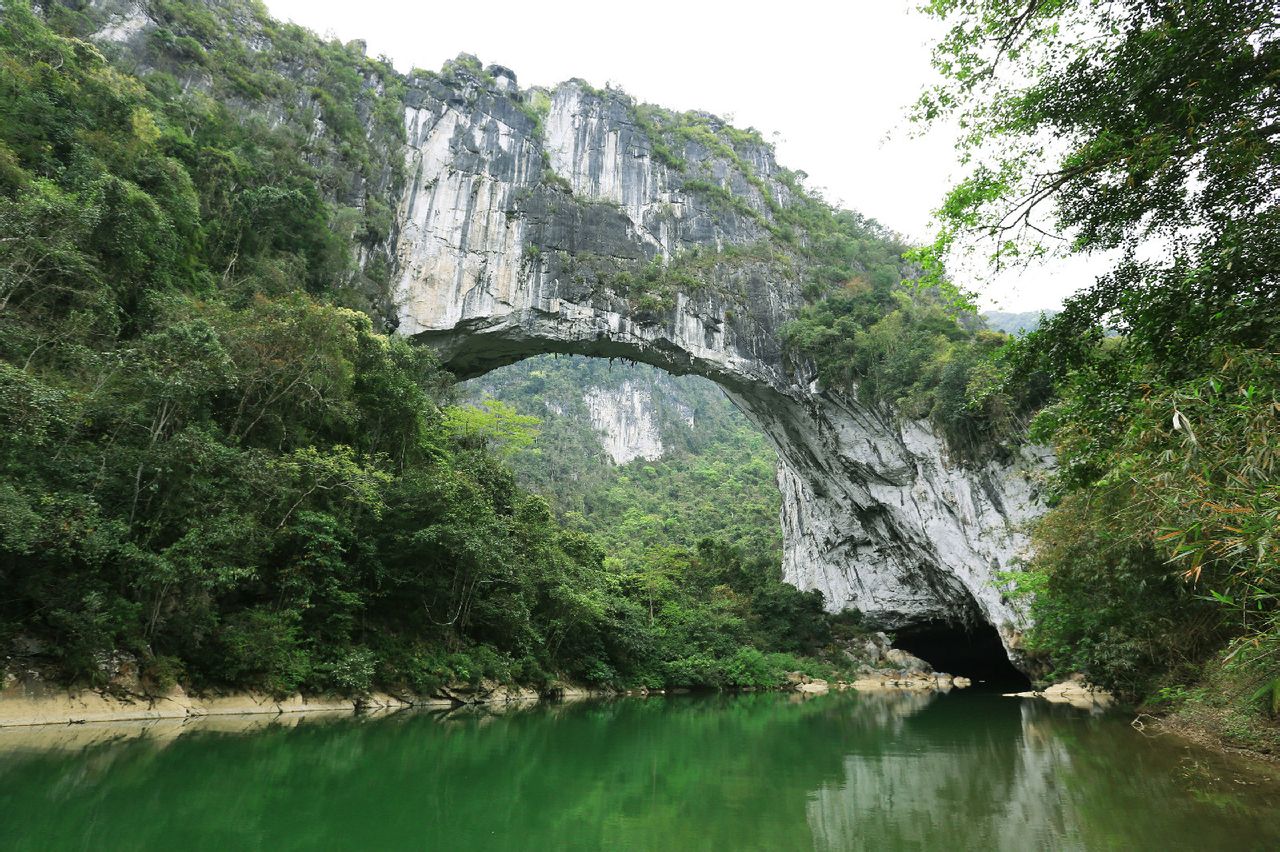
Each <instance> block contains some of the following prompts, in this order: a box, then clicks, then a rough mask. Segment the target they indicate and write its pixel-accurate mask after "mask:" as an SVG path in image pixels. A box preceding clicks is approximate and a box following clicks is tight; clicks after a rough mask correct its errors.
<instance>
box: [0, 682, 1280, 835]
mask: <svg viewBox="0 0 1280 852" xmlns="http://www.w3.org/2000/svg"><path fill="white" fill-rule="evenodd" d="M799 699H800V697H799V696H793V695H784V694H777V693H768V694H751V695H738V696H670V697H650V698H647V699H645V698H626V699H618V700H614V701H601V702H579V703H569V704H539V705H533V706H529V707H525V708H520V709H510V710H508V711H507V712H505V713H501V714H495V713H489V712H484V711H478V710H466V709H463V710H455V711H452V712H448V713H445V712H430V711H408V712H403V713H398V714H394V715H388V716H373V717H351V716H334V715H320V716H316V715H312V716H309V717H305V718H297V717H288V716H285V717H279V718H277V719H265V718H261V717H258V718H252V717H240V718H234V719H229V718H223V719H213V718H211V719H205V720H201V721H199V722H196V723H192V724H188V725H185V726H184V725H180V724H178V723H155V724H153V725H151V726H150V727H143V726H135V727H131V726H127V725H118V726H106V727H99V726H94V725H78V726H73V727H65V728H55V729H48V728H42V729H0V848H3V849H23V850H26V849H30V850H60V849H84V850H111V849H166V850H167V849H174V850H178V849H214V850H224V852H225V850H240V849H263V850H277V849H374V848H386V849H448V850H465V849H521V850H525V849H528V850H541V849H601V850H627V849H655V850H681V849H709V850H737V849H760V850H786V849H868V850H895V849H944V850H958V849H984V850H985V849H1010V850H1030V849H1054V850H1058V849H1117V850H1142V849H1151V850H1172V849H1189V850H1190V849H1194V850H1205V849H1260V850H1263V849H1265V850H1275V849H1280V819H1278V818H1277V817H1280V785H1278V784H1277V783H1276V781H1275V780H1273V779H1274V777H1275V776H1276V774H1277V773H1275V772H1274V771H1268V770H1267V769H1263V770H1262V771H1258V770H1257V769H1256V767H1245V766H1243V765H1240V764H1236V763H1232V762H1228V761H1226V760H1225V759H1224V758H1221V757H1218V756H1215V755H1212V754H1211V753H1209V752H1206V751H1202V750H1200V749H1198V748H1195V747H1193V746H1189V745H1188V744H1186V743H1183V742H1181V741H1178V740H1174V739H1172V738H1170V737H1167V736H1166V737H1148V736H1144V735H1142V734H1140V733H1137V732H1135V731H1134V730H1133V729H1132V728H1130V726H1129V717H1127V716H1124V715H1122V714H1114V715H1112V714H1106V715H1091V714H1090V713H1089V712H1087V711H1083V710H1077V709H1074V708H1071V707H1067V706H1055V705H1050V704H1047V703H1044V702H1041V701H1038V700H1021V699H1012V698H1002V697H1000V696H998V695H995V694H990V693H986V694H984V693H982V692H980V691H976V690H969V691H961V692H955V693H951V694H949V695H916V694H854V693H840V694H831V695H824V696H818V697H815V698H811V699H809V700H804V701H802V700H799Z"/></svg>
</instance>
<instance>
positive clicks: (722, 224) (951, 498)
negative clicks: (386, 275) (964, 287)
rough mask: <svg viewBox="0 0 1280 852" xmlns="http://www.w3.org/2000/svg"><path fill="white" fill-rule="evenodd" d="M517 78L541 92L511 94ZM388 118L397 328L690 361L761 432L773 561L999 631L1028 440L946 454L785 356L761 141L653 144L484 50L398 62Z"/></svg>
mask: <svg viewBox="0 0 1280 852" xmlns="http://www.w3.org/2000/svg"><path fill="white" fill-rule="evenodd" d="M534 97H541V99H542V100H543V103H545V105H546V112H545V114H541V115H539V114H536V113H533V114H531V113H530V111H529V110H527V109H525V108H523V106H524V104H525V103H526V101H524V100H522V99H524V98H528V99H529V100H532V99H533V98H534ZM405 122H406V127H407V129H408V149H407V152H406V157H407V161H408V164H409V169H408V171H409V174H410V176H411V177H410V180H409V182H408V186H407V189H406V192H405V194H404V196H403V198H402V199H401V202H400V217H399V218H400V221H401V222H402V223H403V225H402V227H401V229H400V232H399V236H398V241H397V246H396V255H397V258H398V260H399V273H398V277H397V282H396V287H395V301H396V303H397V305H399V320H400V325H399V328H400V331H401V332H402V333H406V334H411V335H415V336H416V337H417V338H418V339H420V340H422V341H423V342H425V343H429V344H430V345H433V346H435V347H436V348H437V349H438V350H439V351H440V353H441V356H442V358H443V359H444V360H445V362H446V363H447V364H449V365H450V366H451V368H453V369H454V370H455V371H457V372H458V373H459V374H460V375H462V376H471V375H478V374H481V373H483V372H485V371H486V370H489V369H492V368H493V367H496V366H499V365H501V364H504V363H510V362H511V361H514V360H517V359H519V358H523V357H526V356H529V355H532V354H536V353H540V352H549V351H551V352H573V353H580V354H588V355H599V356H622V357H626V358H630V359H634V360H638V361H643V362H647V363H650V364H654V365H656V366H659V367H662V368H664V369H666V370H669V371H671V372H673V373H677V374H679V373H697V374H699V375H703V376H706V377H708V378H711V379H712V380H714V381H716V382H718V383H719V384H721V386H722V387H724V389H725V390H726V392H727V393H729V395H730V396H731V398H733V399H734V401H735V402H736V403H737V404H738V405H739V406H740V407H741V408H742V410H743V411H744V412H746V413H747V415H748V416H749V417H751V418H752V419H753V420H754V421H755V422H756V423H757V424H758V425H760V427H761V428H762V429H763V430H764V431H765V432H766V433H767V434H768V435H770V436H771V437H772V439H773V440H774V442H775V443H776V444H777V447H778V451H779V456H780V462H781V465H780V467H781V470H780V474H779V484H780V486H781V489H782V492H783V496H784V502H783V506H784V508H783V518H782V523H783V527H784V533H785V539H786V550H785V565H784V569H785V574H786V577H787V579H789V580H790V581H791V582H793V583H795V584H796V585H798V586H800V587H802V588H819V589H822V590H823V592H824V593H825V594H826V595H827V599H828V601H829V603H830V606H831V607H832V608H833V609H838V608H841V607H845V606H856V607H858V608H859V609H862V610H863V611H864V612H866V613H867V614H868V615H869V616H870V617H871V618H873V619H874V620H875V621H877V622H878V623H880V624H882V625H885V626H888V627H893V626H898V625H902V624H906V623H910V622H917V621H921V620H927V619H953V620H954V619H965V618H980V619H983V620H985V621H988V622H989V623H991V624H993V625H995V626H996V627H997V628H998V629H1000V631H1001V634H1002V636H1004V637H1005V640H1006V643H1011V642H1012V641H1013V640H1014V637H1015V636H1016V633H1017V631H1018V629H1019V628H1020V626H1021V624H1022V622H1023V617H1022V614H1021V613H1019V612H1018V611H1017V610H1016V608H1015V607H1014V605H1013V604H1012V603H1010V602H1009V601H1008V600H1006V599H1005V598H1004V597H1003V596H1002V594H1001V592H1000V589H999V587H998V583H997V578H996V574H997V572H998V571H999V570H1001V569H1004V568H1007V567H1009V566H1010V565H1012V564H1013V562H1014V560H1015V558H1016V557H1017V554H1018V553H1019V551H1020V550H1021V549H1022V548H1023V547H1024V546H1025V544H1026V540H1025V537H1024V535H1023V533H1022V531H1021V529H1020V527H1021V525H1022V523H1023V522H1024V521H1026V520H1028V519H1029V518H1031V517H1032V516H1034V514H1035V513H1036V512H1037V511H1038V506H1039V504H1038V501H1037V498H1036V484H1037V476H1038V473H1039V472H1040V471H1041V470H1043V467H1044V465H1045V464H1046V463H1047V461H1048V456H1047V453H1046V452H1045V451H1044V450H1043V449H1039V448H1034V447H1023V448H1021V449H1020V450H1018V451H1015V452H1012V453H1011V454H1010V455H1009V456H1008V457H1006V458H1004V459H1002V460H1000V461H991V462H988V463H986V464H985V465H983V466H981V467H977V468H971V467H964V466H961V465H959V464H957V463H955V462H953V461H951V460H949V458H948V454H947V451H946V448H945V447H944V446H943V442H942V441H941V439H940V438H939V437H938V436H937V435H936V434H935V433H934V431H933V430H932V429H931V428H930V427H929V426H928V425H927V424H925V423H921V422H912V421H902V420H900V419H898V418H896V417H894V416H892V414H890V413H887V412H885V411H882V410H879V409H876V408H873V407H871V406H868V405H864V404H862V403H860V402H859V400H858V399H857V398H856V395H845V394H841V393H838V392H835V391H833V390H830V389H825V388H823V387H821V386H820V385H819V384H818V383H817V382H816V381H815V378H814V376H813V374H812V370H811V369H810V368H809V367H808V365H806V364H804V363H792V362H790V361H789V360H788V359H787V358H786V356H785V354H784V352H783V351H782V346H781V344H780V341H779V335H778V331H779V329H780V328H781V326H782V325H783V324H784V323H785V322H786V321H787V320H788V319H789V317H790V316H792V315H793V313H794V311H795V310H796V309H797V308H798V307H799V306H800V304H801V303H802V297H801V295H800V293H799V292H798V286H797V282H796V279H795V278H794V277H789V276H788V275H787V274H786V269H785V267H784V266H780V265H779V264H777V263H775V262H774V258H770V257H769V256H767V254H766V253H763V252H757V251H755V250H754V249H755V247H756V246H758V245H759V244H760V243H761V242H762V241H764V240H767V239H768V237H769V235H770V228H771V226H773V225H774V224H775V218H774V211H775V210H776V209H778V208H780V207H783V206H785V205H786V204H787V203H788V201H789V195H790V194H791V193H792V192H793V191H794V190H793V188H792V185H791V184H790V183H789V182H786V181H784V180H782V179H780V178H779V175H780V173H781V170H780V169H779V167H778V166H777V165H776V163H775V162H774V160H773V157H772V151H771V150H770V149H769V147H768V146H766V145H764V144H763V143H761V142H759V141H758V140H751V139H748V140H745V141H740V140H736V141H733V142H730V141H726V139H722V138H721V137H720V136H713V137H710V138H713V139H716V140H718V144H717V143H716V142H712V143H711V144H706V143H704V142H702V141H700V138H699V136H697V135H689V136H685V137H677V139H678V140H679V141H681V142H682V144H683V147H682V148H680V149H677V150H674V151H672V150H671V149H670V147H669V146H670V144H671V140H670V139H669V138H668V139H658V140H656V139H654V138H652V136H651V135H650V133H647V132H646V127H645V124H644V121H643V120H642V118H641V117H640V116H639V115H638V114H637V110H636V107H635V105H634V104H632V103H631V102H630V101H629V100H628V99H627V98H626V97H625V96H623V95H621V94H619V93H614V92H603V93H602V92H598V91H595V90H591V89H589V88H588V87H586V86H585V85H583V84H581V83H578V82H570V83H566V84H563V85H561V86H559V87H557V88H556V89H554V90H553V91H551V92H546V93H544V92H535V93H533V94H532V95H529V94H528V93H521V92H520V90H519V89H518V88H516V82H515V78H514V75H513V74H512V73H511V72H509V71H507V70H506V69H501V68H496V67H491V68H490V69H489V70H488V71H483V72H474V73H471V74H468V75H465V76H462V77H461V78H459V77H457V76H455V78H454V79H453V80H450V81H445V80H442V79H440V78H430V79H425V80H415V81H413V86H412V88H411V95H410V98H409V101H408V104H407V108H406V116H405ZM705 126H707V127H709V128H710V130H711V131H712V133H713V134H715V133H716V131H718V130H720V128H719V127H718V126H717V125H716V124H715V123H714V121H708V122H707V124H706V125H705ZM659 145H662V146H664V147H663V148H661V149H660V148H659ZM708 185H710V187H711V190H710V191H708ZM708 254H710V255H712V256H713V257H717V258H720V259H722V262H718V263H717V262H713V263H711V264H704V267H703V268H704V269H705V272H706V274H705V276H704V277H703V279H702V280H700V281H696V282H695V283H694V284H693V285H690V283H689V282H688V281H687V280H682V284H681V286H677V287H675V288H672V289H670V290H669V292H666V293H662V292H659V293H658V294H657V295H656V296H655V294H654V293H652V292H641V293H640V294H639V295H637V293H636V289H635V287H634V282H636V281H637V280H641V276H642V275H643V274H644V271H645V270H646V269H648V268H652V267H653V266H655V265H659V266H663V268H664V269H668V270H669V269H671V268H673V267H678V265H679V262H680V259H682V258H685V257H688V256H690V255H693V256H695V257H703V258H705V257H706V256H707V255H708Z"/></svg>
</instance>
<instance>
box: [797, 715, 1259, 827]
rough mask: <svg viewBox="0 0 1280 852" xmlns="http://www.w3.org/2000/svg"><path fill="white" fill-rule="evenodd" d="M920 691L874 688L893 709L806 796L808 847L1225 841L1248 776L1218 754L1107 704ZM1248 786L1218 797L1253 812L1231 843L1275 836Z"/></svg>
mask: <svg viewBox="0 0 1280 852" xmlns="http://www.w3.org/2000/svg"><path fill="white" fill-rule="evenodd" d="M931 697H933V696H923V697H922V696H910V695H903V696H894V695H886V696H884V701H885V703H886V704H893V703H895V702H897V709H898V710H899V711H900V715H899V716H898V719H897V721H896V722H893V723H890V724H888V725H886V730H885V733H886V734H887V735H888V736H886V737H885V739H884V740H883V741H881V743H880V744H879V745H878V747H876V748H874V749H870V750H863V749H856V750H852V751H848V752H846V754H845V756H844V778H843V779H842V780H841V781H840V782H838V783H827V784H823V785H822V786H820V787H818V788H817V789H816V790H815V791H814V792H813V793H812V794H811V795H810V797H809V803H808V806H807V815H808V822H809V828H810V831H811V832H812V835H813V847H814V848H815V849H823V850H836V849H898V848H902V849H924V848H937V845H938V843H939V841H940V838H951V839H952V841H953V843H954V846H955V848H965V849H969V848H973V849H997V850H1006V849H1007V850H1025V849H1097V848H1125V849H1142V848H1160V849H1184V848H1185V849H1208V848H1224V847H1222V846H1221V844H1222V843H1223V842H1224V841H1225V838H1224V836H1223V835H1222V834H1221V830H1222V825H1223V824H1222V823H1221V822H1219V821H1218V819H1217V818H1218V817H1220V816H1222V812H1223V807H1222V806H1223V804H1224V803H1225V802H1226V800H1227V799H1228V798H1230V797H1234V796H1237V795H1238V794H1239V792H1240V787H1238V786H1236V787H1234V788H1233V786H1232V785H1233V784H1242V783H1243V784H1249V783H1252V782H1248V781H1240V780H1239V779H1238V778H1233V777H1232V775H1233V770H1232V767H1230V766H1219V767H1216V768H1215V769H1214V770H1212V771H1206V767H1205V765H1204V763H1203V761H1204V760H1206V759H1207V756H1206V755H1205V754H1204V753H1201V752H1198V751H1197V752H1196V753H1195V755H1194V756H1191V755H1190V754H1189V753H1188V751H1187V750H1186V749H1184V748H1179V747H1178V744H1177V743H1176V742H1171V741H1167V740H1166V741H1162V742H1153V741H1150V740H1147V739H1144V738H1143V737H1141V736H1140V735H1138V734H1136V733H1135V732H1134V731H1133V730H1131V729H1130V728H1129V726H1128V725H1126V724H1124V721H1123V720H1122V719H1118V718H1116V717H1114V716H1112V717H1098V716H1092V717H1091V716H1089V715H1088V714H1085V713H1082V712H1081V711H1079V710H1076V709H1074V708H1070V707H1061V706H1054V705H1050V704H1048V703H1045V702H1041V701H1034V700H1033V701H1019V700H1011V699H1001V698H999V697H998V696H994V695H992V696H989V697H988V696H964V697H963V703H961V702H954V701H953V700H952V699H949V698H948V697H946V696H941V697H939V700H938V701H936V702H931V701H929V700H928V699H929V698H931ZM921 698H924V701H923V702H921V700H920V699H921ZM944 705H947V706H944ZM868 709H870V708H868ZM876 713H877V715H883V714H884V713H885V711H884V710H881V709H877V711H876ZM889 715H892V712H891V711H890V714H889ZM958 716H960V717H968V718H957V717H958ZM1197 769H1199V771H1198V772H1196V771H1195V770H1197ZM1255 792H1256V793H1257V794H1258V796H1257V797H1255V798H1252V799H1251V800H1250V801H1248V802H1246V801H1234V802H1231V805H1230V808H1228V810H1231V811H1235V816H1236V817H1239V816H1241V815H1242V814H1243V813H1244V812H1249V811H1250V810H1251V809H1252V808H1255V807H1256V808H1257V813H1258V814H1259V824H1258V833H1257V834H1256V835H1253V834H1251V835H1250V836H1249V838H1248V840H1249V843H1258V844H1259V845H1257V846H1256V847H1255V846H1252V845H1246V846H1242V847H1239V848H1259V849H1261V848H1278V847H1277V846H1276V845H1275V844H1276V843H1277V842H1280V832H1278V831H1277V829H1276V828H1274V827H1273V826H1271V825H1270V823H1269V821H1268V825H1267V826H1266V827H1264V826H1263V825H1262V824H1261V822H1262V820H1261V815H1262V814H1265V813H1267V812H1268V810H1269V809H1270V808H1272V807H1274V806H1275V805H1276V804H1277V801H1276V790H1275V789H1274V788H1271V789H1269V790H1266V789H1259V790H1256V791H1255ZM1224 794H1225V795H1224ZM1171 802H1179V803H1180V806H1178V807H1169V803H1171ZM1268 832H1269V833H1270V834H1271V835H1274V837H1270V836H1268V837H1264V835H1267V834H1268ZM1148 844H1150V845H1148ZM1184 844H1185V845H1184Z"/></svg>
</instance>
